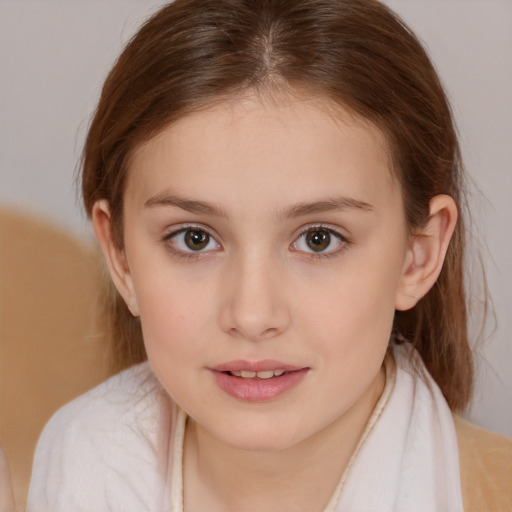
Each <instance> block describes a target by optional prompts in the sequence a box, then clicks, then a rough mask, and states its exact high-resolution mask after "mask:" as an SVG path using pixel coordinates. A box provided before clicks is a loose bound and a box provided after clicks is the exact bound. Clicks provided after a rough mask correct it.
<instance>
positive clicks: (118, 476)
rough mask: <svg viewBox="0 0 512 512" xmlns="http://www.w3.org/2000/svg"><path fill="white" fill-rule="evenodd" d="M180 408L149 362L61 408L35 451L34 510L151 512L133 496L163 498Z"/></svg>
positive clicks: (31, 498) (30, 501) (31, 491)
mask: <svg viewBox="0 0 512 512" xmlns="http://www.w3.org/2000/svg"><path fill="white" fill-rule="evenodd" d="M173 407H174V406H173V404H172V403H171V401H170V399H169V398H168V396H167V394H166V393H165V392H164V391H163V390H162V388H161V387H160V385H159V383H158V381H157V380H156V378H155V377H154V376H153V373H152V371H151V369H150V367H149V364H148V363H142V364H139V365H136V366H133V367H131V368H129V369H127V370H125V371H123V372H121V373H119V374H117V375H115V376H114V377H111V378H110V379H108V380H107V381H105V382H104V383H102V384H100V385H99V386H97V387H96V388H94V389H92V390H90V391H89V392H87V393H85V394H84V395H82V396H80V397H78V398H77V399H75V400H73V401H72V402H70V403H69V404H67V405H65V406H64V407H62V408H61V409H60V410H59V411H57V412H56V413H55V414H54V416H53V417H52V418H51V419H50V421H49V422H48V424H47V425H46V426H45V428H44V430H43V432H42V434H41V437H40V439H39V442H38V445H37V448H36V453H35V457H34V464H33V469H32V477H31V482H30V488H29V497H28V504H29V507H28V510H29V511H35V512H39V511H40V510H41V511H45V510H52V512H53V511H60V510H70V508H69V507H70V506H71V508H73V507H72V505H74V506H75V507H76V510H104V509H108V510H110V509H113V510H125V508H124V505H123V503H124V500H130V499H131V500H132V501H133V506H134V507H137V506H138V507H139V510H144V509H145V508H144V507H145V505H146V504H145V503H138V501H137V499H136V497H134V496H132V494H135V495H136V494H137V493H138V492H140V493H141V495H150V496H151V495H154V494H155V492H157V487H158V484H159V475H157V474H156V469H157V468H163V467H165V463H166V459H165V458H166V454H167V448H168V447H167V446H166V445H165V443H166V442H167V441H166V440H167V439H168V438H169V433H170V428H171V417H172V411H173ZM162 443H163V446H162ZM160 459H162V460H160ZM164 459H165V460H164ZM36 505H37V506H36ZM107 505H108V507H110V508H107ZM126 510H131V508H130V509H128V508H126ZM134 510H137V508H134Z"/></svg>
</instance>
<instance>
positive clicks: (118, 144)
mask: <svg viewBox="0 0 512 512" xmlns="http://www.w3.org/2000/svg"><path fill="white" fill-rule="evenodd" d="M463 182H464V177H463V173H462V166H461V162H460V154H459V147H458V143H457V138H456V135H455V130H454V126H453V121H452V117H451V113H450V109H449V106H448V103H447V100H446V97H445V94H444V92H443V89H442V87H441V85H440V82H439V79H438V77H437V75H436V73H435V71H434V69H433V67H432V65H431V63H430V61H429V59H428V57H427V55H426V53H425V51H424V50H423V48H422V47H421V45H420V44H419V42H418V41H417V39H416V38H415V36H414V35H413V34H412V33H411V32H410V30H409V29H408V28H407V27H406V26H405V25H404V24H403V22H402V21H401V20H399V19H398V18H397V16H396V15H394V14H393V13H392V12H391V11H390V10H389V9H388V8H386V7H384V6H383V5H381V4H380V3H378V2H376V1H374V0H350V1H343V0H296V1H293V2H289V1H285V0H216V1H212V0H177V1H176V2H174V3H172V4H170V5H168V6H166V7H164V8H163V9H162V10H161V11H159V12H158V13H156V14H155V15H154V16H153V17H152V18H151V19H150V20H149V21H147V22H146V23H145V25H144V26H143V27H142V28H141V29H140V31H139V32H138V34H137V35H136V36H135V37H134V38H133V39H132V41H131V42H130V43H129V44H128V46H127V47H126V49H125V50H124V52H123V54H122V55H121V56H120V58H119V60H118V61H117V63H116V65H115V66H114V68H113V70H112V71H111V73H110V75H109V76H108V78H107V81H106V83H105V86H104V89H103V92H102V96H101V99H100V102H99V105H98V108H97V111H96V114H95V116H94V119H93V121H92V124H91V127H90V130H89V134H88V138H87V142H86V146H85V150H84V158H83V173H82V191H83V198H84V204H85V208H86V210H87V212H88V214H89V216H90V218H91V219H92V223H93V226H94V229H95V233H96V235H97V238H98V241H99V243H100V246H101V248H102V250H103V254H104V256H105V261H106V264H107V267H108V270H109V272H110V275H111V277H112V281H113V283H114V285H115V288H116V290H117V293H118V295H117V296H116V297H115V299H114V302H113V305H112V315H113V325H114V327H115V329H114V332H115V336H116V343H117V353H118V354H119V359H120V364H121V365H122V366H129V368H128V369H127V370H125V371H123V372H121V373H119V374H118V375H117V376H115V377H113V378H112V379H110V380H108V381H107V382H105V383H104V384H102V385H101V386H99V387H98V388H96V389H94V390H92V391H91V392H89V393H87V394H86V395H84V396H82V397H80V398H79V399H77V400H75V401H74V402H72V403H71V404H68V405H67V406H66V407H64V408H63V409H62V410H60V411H59V412H58V413H57V414H56V415H55V416H54V418H53V419H52V420H51V421H50V423H49V424H48V425H47V427H46V428H45V431H44V432H43V434H42V436H41V439H40V442H39V445H38V449H37V453H36V457H35V462H34V469H33V476H32V483H31V488H30V492H29V504H28V509H29V511H52V512H57V511H61V510H62V511H64V510H65V511H88V512H90V511H95V512H101V511H107V510H109V511H110V510H112V511H116V512H117V511H119V512H121V511H126V512H127V511H137V512H140V511H169V510H172V511H173V512H179V511H186V512H194V511H203V510H208V511H211V512H216V511H231V510H233V511H234V510H244V511H248V512H251V511H255V510H262V509H263V510H269V511H272V510H276V511H283V510H284V511H308V512H310V511H336V512H341V511H356V510H375V511H377V510H378V511H392V510H399V511H411V510H415V511H439V510H450V511H460V510H463V503H464V506H465V507H466V509H468V510H471V509H474V510H479V509H494V510H506V509H507V508H510V506H511V505H512V496H511V492H510V489H507V486H508V485H509V479H510V477H511V476H512V471H511V468H510V463H509V461H510V460H511V459H510V455H507V453H508V454H510V453H511V450H512V449H511V447H510V446H511V445H510V442H509V441H507V440H504V439H503V438H499V437H497V436H493V435H490V434H487V433H482V432H481V431H476V430H475V429H474V428H473V427H469V426H467V425H466V424H464V423H462V421H461V420H460V419H458V418H457V417H455V418H454V416H452V411H454V412H456V411H460V410H463V409H464V407H465V406H466V405H467V403H468V401H469V399H470V396H471V390H472V382H473V374H472V356H471V351H470V349H469V346H468V340H467V327H466V307H465V293H464V286H463V269H462V261H463V253H464V219H463V210H462V206H463V203H464V196H463ZM146 359H147V361H146ZM136 363H137V364H136ZM459 445H460V449H459ZM484 445H485V447H486V448H485V450H486V451H485V453H487V451H489V449H490V451H492V453H493V454H496V453H497V454H498V456H497V457H496V458H494V459H493V461H492V464H490V462H489V461H488V460H487V458H486V457H487V456H486V455H485V453H484V450H483V449H481V447H482V446H484ZM459 460H460V461H461V464H460V465H459ZM467 461H471V463H468V462H467ZM507 464H508V465H507ZM491 488H492V492H491V491H490V490H489V489H491Z"/></svg>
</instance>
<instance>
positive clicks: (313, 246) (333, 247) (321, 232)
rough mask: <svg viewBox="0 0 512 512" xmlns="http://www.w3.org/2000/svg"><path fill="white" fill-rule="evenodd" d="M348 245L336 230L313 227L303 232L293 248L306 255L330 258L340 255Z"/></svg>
mask: <svg viewBox="0 0 512 512" xmlns="http://www.w3.org/2000/svg"><path fill="white" fill-rule="evenodd" d="M348 245H349V241H348V240H347V239H346V238H345V237H344V236H343V235H341V234H340V233H338V232H337V231H335V230H334V229H330V228H324V227H322V226H312V227H311V228H309V229H307V230H305V231H303V232H302V234H301V235H300V236H299V237H298V238H297V240H295V242H294V243H293V244H292V248H293V250H295V251H300V252H303V253H306V254H307V253H309V254H317V255H318V256H329V255H331V254H333V255H334V254H336V253H338V252H339V251H340V250H341V249H343V248H345V247H347V246H348Z"/></svg>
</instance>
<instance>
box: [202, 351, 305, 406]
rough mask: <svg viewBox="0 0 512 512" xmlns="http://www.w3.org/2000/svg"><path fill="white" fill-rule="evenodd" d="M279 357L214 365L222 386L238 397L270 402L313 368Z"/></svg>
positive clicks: (225, 390) (215, 375)
mask: <svg viewBox="0 0 512 512" xmlns="http://www.w3.org/2000/svg"><path fill="white" fill-rule="evenodd" d="M309 370H310V369H309V368H307V367H298V366H292V365H287V364H283V363H280V362H278V361H260V362H257V363H250V362H247V361H232V362H230V363H226V364H224V365H219V366H216V367H214V368H210V371H211V372H212V374H213V377H214V379H215V382H216V383H217V385H218V386H219V388H220V389H221V390H222V391H224V392H225V393H227V394H228V395H230V396H231V397H233V398H237V399H238V400H243V401H246V402H266V401H269V400H273V399H276V398H278V397H279V396H281V395H283V394H284V393H286V392H287V391H289V390H291V389H292V388H294V387H295V386H297V385H298V384H299V383H300V382H301V381H302V379H303V378H304V377H305V376H306V375H307V373H308V372H309Z"/></svg>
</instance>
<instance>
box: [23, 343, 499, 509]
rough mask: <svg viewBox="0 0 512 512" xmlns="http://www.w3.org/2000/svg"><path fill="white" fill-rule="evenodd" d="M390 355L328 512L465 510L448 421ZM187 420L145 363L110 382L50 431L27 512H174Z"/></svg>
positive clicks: (440, 404)
mask: <svg viewBox="0 0 512 512" xmlns="http://www.w3.org/2000/svg"><path fill="white" fill-rule="evenodd" d="M394 355H395V359H396V374H394V375H393V377H394V387H393V386H391V388H390V386H389V383H390V379H389V372H388V376H387V385H386V388H385V389H387V390H388V394H389V396H385V395H386V391H385V392H384V393H383V397H381V400H380V401H379V403H378V404H377V407H376V410H375V411H374V413H373V415H372V418H371V419H370V422H369V424H368V428H367V430H366V433H365V435H364V436H363V439H362V441H361V443H360V445H359V446H358V449H357V450H356V454H355V455H354V457H353V459H352V461H351V463H350V464H349V468H348V469H347V471H346V472H345V474H344V476H343V478H342V481H341V482H340V485H339V486H338V488H337V490H336V492H335V493H334V495H333V497H332V500H331V503H330V505H329V507H330V508H329V507H328V508H327V510H329V511H335V512H347V511H350V512H355V511H379V512H386V511H394V512H395V511H397V512H400V511H407V512H409V511H411V510H414V511H415V512H423V511H425V512H427V511H428V512H430V511H432V512H438V511H440V510H443V511H446V512H452V511H453V512H456V511H462V510H463V509H462V497H461V490H460V476H459V466H458V449H457V438H456V434H455V427H454V423H453V418H452V415H451V412H450V411H449V409H448V406H447V404H446V402H445V401H444V399H443V397H442V394H441V392H440V390H439V389H438V387H437V385H436V384H435V383H434V382H433V381H432V379H431V378H430V377H429V376H428V375H427V376H426V379H427V380H426V381H424V380H423V379H422V378H421V377H419V376H418V375H417V373H415V372H414V371H413V370H412V367H411V365H410V363H409V356H410V355H411V353H410V350H409V349H408V348H407V347H405V346H402V347H395V350H394ZM412 356H413V357H416V356H414V354H413V355H412ZM420 364H421V363H420ZM185 421H186V417H185V414H184V413H183V412H182V411H179V410H178V408H177V407H176V406H175V405H174V404H173V403H172V401H171V400H170V399H169V398H168V396H167V395H166V393H165V392H164V391H163V390H162V389H161V387H160V385H159V384H158V382H157V381H156V379H155V377H154V376H153V374H152V372H151V370H150V368H149V365H148V364H147V363H142V364H140V365H137V366H135V367H132V368H130V369H128V370H126V371H124V372H122V373H120V374H119V375H117V376H115V377H113V378H111V379H109V380H108V381H106V382H105V383H103V384H101V385H100V386H98V387H97V388H95V389H93V390H91V391H90V392H89V393H86V394H85V395H83V396H82V397H80V398H78V399H77V400H75V401H73V402H71V403H70V404H68V405H67V406H65V407H64V408H63V409H61V410H60V411H59V412H57V414H56V415H55V416H54V417H53V418H52V419H51V420H50V422H49V423H48V425H47V426H46V428H45V430H44V431H43V434H42V435H41V438H40V441H39V444H38V447H37V451H36V456H35V462H34V468H33V475H32V481H31V485H30V491H29V498H28V509H27V510H28V512H64V511H66V512H91V511H94V512H107V511H108V512H157V511H158V512H164V511H165V512H168V511H169V510H171V499H174V500H175V501H174V505H175V506H174V507H173V512H180V509H181V508H182V503H181V502H182V499H181V495H182V475H181V468H182V450H183V437H184V431H185ZM463 474H464V472H463ZM171 492H172V495H173V498H171ZM468 510H476V509H468ZM487 510H492V509H487Z"/></svg>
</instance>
